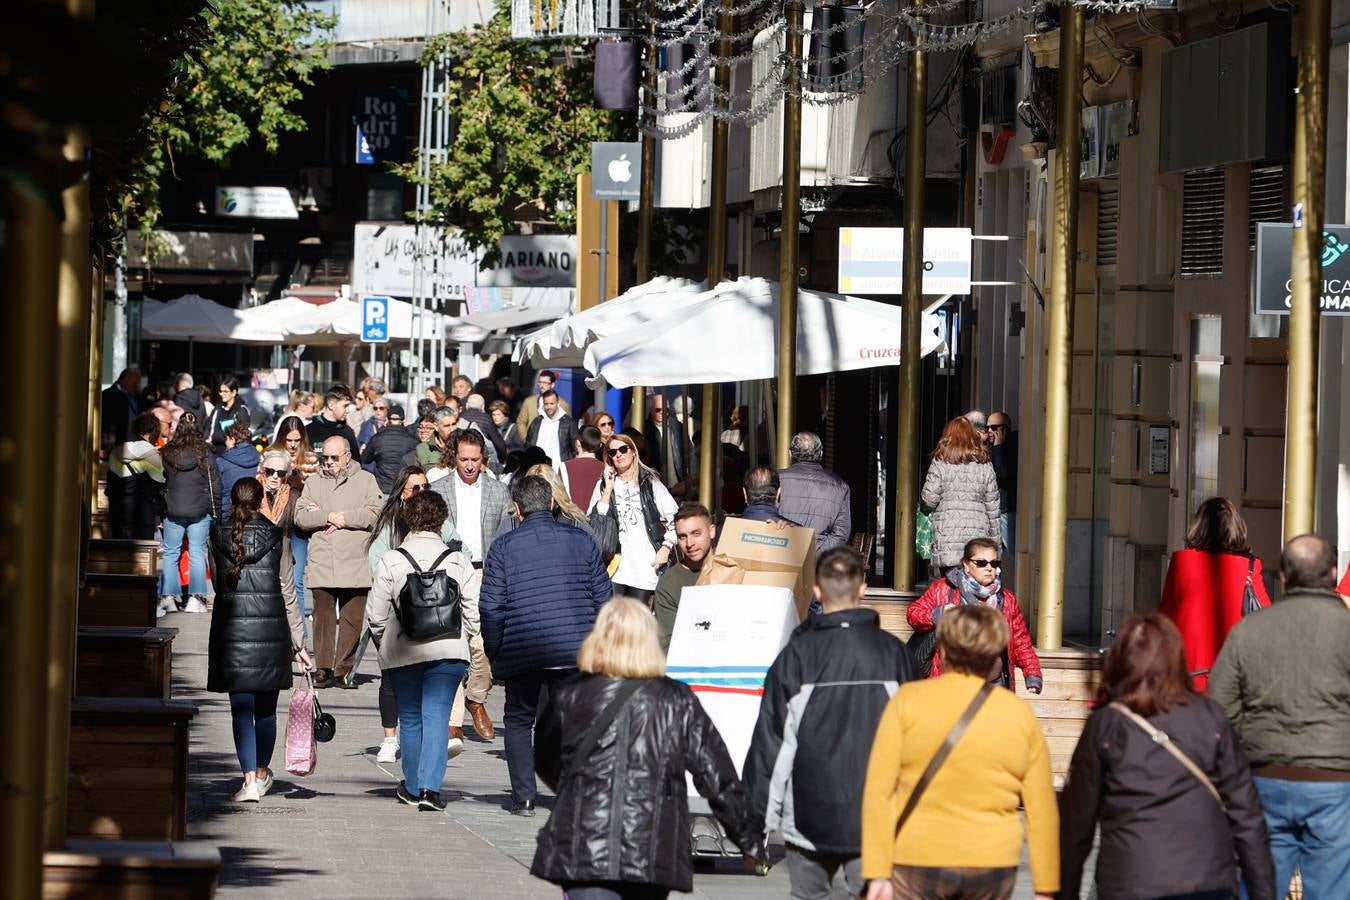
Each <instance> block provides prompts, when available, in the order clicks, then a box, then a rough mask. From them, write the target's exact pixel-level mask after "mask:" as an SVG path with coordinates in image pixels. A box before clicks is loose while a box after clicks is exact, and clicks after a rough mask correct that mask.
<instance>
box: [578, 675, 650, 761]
mask: <svg viewBox="0 0 1350 900" xmlns="http://www.w3.org/2000/svg"><path fill="white" fill-rule="evenodd" d="M640 687H642V681H641V680H640V679H636V678H630V679H628V680H626V681H624V683H623V684H621V685H619V692H618V693H617V694H615V695H614V699H613V700H611V701H609V704H608V705H606V706H605V708H604V709H603V710H602V711H601V713H600V715H598V716H596V717H595V721H594V722H592V723H591V727H590V728H587V729H586V733H585V734H583V735H582V736H581V740H580V741H578V742H577V749H576V750H575V751H574V752H573V753H572V760H571V762H570V763H569V764H568V766H567V773H566V774H567V775H571V774H573V773H575V772H578V771H580V770H581V767H582V766H584V765H585V764H586V760H587V759H589V758H590V755H591V751H593V750H594V749H595V745H596V744H597V743H599V742H600V737H601V736H602V735H603V734H604V733H605V731H606V729H608V728H609V726H610V723H612V722H613V721H614V720H615V719H616V718H618V715H619V713H620V711H622V710H623V707H624V705H625V704H626V703H627V702H628V698H629V697H632V696H633V693H634V692H635V691H637V689H638V688H640Z"/></svg>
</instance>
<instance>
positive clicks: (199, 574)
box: [159, 516, 211, 597]
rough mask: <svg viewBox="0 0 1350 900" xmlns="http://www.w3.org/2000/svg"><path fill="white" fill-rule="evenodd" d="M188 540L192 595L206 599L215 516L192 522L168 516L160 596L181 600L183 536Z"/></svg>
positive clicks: (165, 519)
mask: <svg viewBox="0 0 1350 900" xmlns="http://www.w3.org/2000/svg"><path fill="white" fill-rule="evenodd" d="M185 534H186V535H187V541H188V593H189V594H191V595H193V596H196V597H205V596H206V539H207V537H208V536H209V535H210V534H211V517H210V516H202V517H201V518H200V519H189V518H185V517H183V516H165V517H164V562H163V563H162V564H161V565H160V570H159V595H160V596H161V597H178V596H181V595H182V593H183V587H182V585H181V584H180V583H179V581H178V557H179V556H181V555H182V553H183V535H185Z"/></svg>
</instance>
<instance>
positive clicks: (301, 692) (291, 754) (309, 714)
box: [286, 672, 319, 775]
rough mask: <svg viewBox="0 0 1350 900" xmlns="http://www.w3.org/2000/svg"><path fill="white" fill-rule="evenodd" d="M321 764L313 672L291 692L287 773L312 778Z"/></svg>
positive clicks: (287, 736) (288, 715)
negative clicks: (315, 722)
mask: <svg viewBox="0 0 1350 900" xmlns="http://www.w3.org/2000/svg"><path fill="white" fill-rule="evenodd" d="M318 764H319V745H318V743H317V742H316V741H315V740H314V685H313V683H312V682H311V681H310V678H309V673H308V672H306V673H305V679H304V681H302V682H301V683H300V684H299V685H297V686H296V687H294V688H292V689H291V704H290V708H289V710H288V714H287V716H286V771H287V772H289V773H290V774H292V775H309V774H310V773H312V772H313V771H314V768H315V766H317V765H318Z"/></svg>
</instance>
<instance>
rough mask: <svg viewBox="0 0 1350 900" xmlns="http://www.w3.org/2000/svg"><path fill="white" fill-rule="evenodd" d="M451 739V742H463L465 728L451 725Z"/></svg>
mask: <svg viewBox="0 0 1350 900" xmlns="http://www.w3.org/2000/svg"><path fill="white" fill-rule="evenodd" d="M450 738H451V740H456V739H458V740H461V741H462V740H464V729H463V728H460V727H459V726H458V725H451V726H450Z"/></svg>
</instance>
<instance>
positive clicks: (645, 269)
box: [620, 0, 660, 431]
mask: <svg viewBox="0 0 1350 900" xmlns="http://www.w3.org/2000/svg"><path fill="white" fill-rule="evenodd" d="M656 14H657V10H656V2H655V0H649V2H648V3H647V19H648V21H649V23H650V24H649V25H648V26H647V72H646V79H645V81H644V82H643V85H642V91H643V97H644V100H645V103H646V106H647V108H648V109H649V110H651V112H650V113H648V114H647V115H646V116H643V115H641V107H642V104H639V105H638V107H639V115H638V123H639V130H640V131H641V135H642V175H641V178H642V180H641V182H640V184H641V188H642V193H641V196H640V197H639V198H638V237H637V283H638V284H646V283H647V282H649V281H651V280H652V213H653V209H654V207H655V205H656V134H655V132H654V129H655V127H656V105H657V103H659V102H660V101H659V100H658V98H657V96H656V89H657V79H656V65H657V48H656V42H657V40H658V37H659V36H658V35H657V33H656ZM646 394H647V392H646V390H645V389H644V388H642V387H641V386H635V387H634V388H633V392H632V398H633V399H632V406H631V407H630V408H629V413H628V421H629V423H630V424H631V425H632V426H633V427H634V428H636V429H637V430H638V431H641V430H642V427H643V425H644V424H645V422H646V419H647V396H646ZM620 424H621V425H622V423H620Z"/></svg>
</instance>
